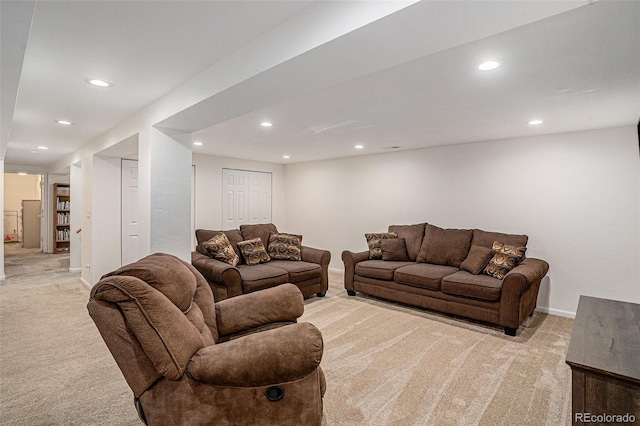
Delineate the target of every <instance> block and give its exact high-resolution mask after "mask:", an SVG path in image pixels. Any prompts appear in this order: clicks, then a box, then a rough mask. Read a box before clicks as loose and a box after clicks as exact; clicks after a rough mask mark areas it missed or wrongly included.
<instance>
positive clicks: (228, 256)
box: [202, 234, 240, 266]
mask: <svg viewBox="0 0 640 426" xmlns="http://www.w3.org/2000/svg"><path fill="white" fill-rule="evenodd" d="M202 248H204V249H205V250H206V251H207V253H208V254H209V256H211V257H213V258H214V259H217V260H220V261H222V262H226V263H228V264H229V265H231V266H236V265H237V264H238V263H239V262H240V257H238V255H237V254H236V252H235V250H234V249H233V246H231V243H230V242H229V238H227V236H226V235H225V234H218V235H215V236H213V237H212V238H211V239H209V240H207V241H205V242H204V243H202Z"/></svg>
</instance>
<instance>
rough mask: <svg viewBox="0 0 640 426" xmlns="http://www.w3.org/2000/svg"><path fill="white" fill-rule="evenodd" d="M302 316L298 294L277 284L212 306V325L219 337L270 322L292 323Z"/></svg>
mask: <svg viewBox="0 0 640 426" xmlns="http://www.w3.org/2000/svg"><path fill="white" fill-rule="evenodd" d="M303 313H304V299H303V297H302V293H301V292H300V289H299V288H298V287H296V286H295V285H293V284H281V285H279V286H277V287H272V288H268V289H265V290H260V291H256V292H253V293H248V294H243V295H240V296H238V297H232V298H230V299H225V300H222V301H220V302H217V303H216V321H217V325H218V332H219V333H220V335H221V336H228V335H231V334H235V333H239V332H242V331H247V330H251V329H252V328H256V327H260V326H262V325H266V324H270V323H274V322H295V321H296V319H297V318H299V317H300V316H301V315H302V314H303Z"/></svg>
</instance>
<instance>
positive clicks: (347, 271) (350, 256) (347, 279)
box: [342, 250, 369, 294]
mask: <svg viewBox="0 0 640 426" xmlns="http://www.w3.org/2000/svg"><path fill="white" fill-rule="evenodd" d="M368 259H369V251H368V250H367V251H361V252H357V253H354V252H352V251H349V250H345V251H343V252H342V262H343V263H344V288H345V289H346V290H347V291H354V289H353V275H354V274H355V269H356V263H358V262H363V261H365V260H368ZM354 294H355V293H354Z"/></svg>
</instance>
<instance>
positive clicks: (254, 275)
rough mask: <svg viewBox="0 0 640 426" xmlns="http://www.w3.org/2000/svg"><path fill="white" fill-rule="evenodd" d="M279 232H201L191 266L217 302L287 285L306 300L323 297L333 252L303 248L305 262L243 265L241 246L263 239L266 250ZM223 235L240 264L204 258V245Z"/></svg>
mask: <svg viewBox="0 0 640 426" xmlns="http://www.w3.org/2000/svg"><path fill="white" fill-rule="evenodd" d="M277 232H278V229H277V228H276V226H275V225H274V224H272V223H268V224H256V225H241V226H240V229H232V230H227V231H211V230H205V229H198V230H196V239H197V242H198V250H196V251H194V252H193V253H191V263H192V265H193V266H194V267H195V268H196V269H197V270H198V271H199V272H200V273H201V274H202V275H203V276H204V277H205V278H206V279H207V281H208V282H209V285H210V286H211V289H212V290H213V293H214V295H215V297H216V300H218V301H220V300H224V299H227V298H229V297H234V296H238V295H241V294H246V293H251V292H253V291H256V290H262V289H265V288H270V287H274V286H277V285H280V284H284V283H292V284H295V285H296V286H297V287H298V288H299V289H300V291H301V292H302V295H303V296H304V297H305V298H307V297H310V296H313V295H314V294H316V295H317V296H319V297H322V296H324V295H325V294H326V292H327V289H328V288H329V262H330V261H331V252H329V251H327V250H320V249H316V248H311V247H306V246H302V250H301V258H302V259H301V260H299V261H294V260H271V261H269V262H266V263H260V264H258V265H247V264H246V263H245V262H244V259H243V257H242V254H241V252H240V249H238V243H239V242H241V241H247V240H251V239H254V238H260V239H261V240H262V241H263V242H264V243H265V247H266V246H267V243H266V242H267V241H269V235H270V234H271V233H277ZM222 233H224V234H225V235H226V236H227V238H228V239H229V242H230V243H231V245H232V246H233V249H234V250H235V252H236V254H237V255H238V256H239V257H240V259H241V263H240V264H238V265H236V266H231V265H230V264H228V263H225V262H222V261H219V260H217V259H213V258H211V257H209V256H207V255H205V254H203V250H201V249H200V247H201V246H202V244H203V243H204V242H205V241H207V240H209V239H210V238H212V237H213V236H215V235H218V234H222Z"/></svg>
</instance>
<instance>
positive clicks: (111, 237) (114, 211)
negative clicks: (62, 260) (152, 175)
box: [72, 155, 121, 285]
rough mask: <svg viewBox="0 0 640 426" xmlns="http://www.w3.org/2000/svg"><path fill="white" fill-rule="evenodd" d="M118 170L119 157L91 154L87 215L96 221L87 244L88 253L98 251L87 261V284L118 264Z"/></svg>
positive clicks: (119, 253)
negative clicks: (90, 191)
mask: <svg viewBox="0 0 640 426" xmlns="http://www.w3.org/2000/svg"><path fill="white" fill-rule="evenodd" d="M120 170H121V169H120V158H112V157H100V156H97V155H96V156H94V158H93V168H92V171H93V176H92V183H93V187H92V190H93V191H92V194H93V197H92V200H91V207H90V210H91V211H90V212H88V216H90V217H89V218H88V219H89V220H90V221H91V222H92V223H94V224H96V226H94V227H93V232H92V239H91V242H90V244H91V245H92V253H99V255H98V256H94V257H93V260H92V261H90V262H88V263H89V264H90V269H91V281H90V284H91V285H93V284H95V283H96V282H98V280H99V279H100V277H101V276H102V275H104V274H106V273H107V272H111V271H113V270H115V269H118V268H119V267H120V266H121V264H120V263H121V262H120V261H121V241H120V240H121V232H120V211H121V208H120V179H121V177H120V175H121V172H120ZM72 202H73V201H72ZM83 232H84V225H83ZM85 235H86V234H85ZM84 244H85V241H84V240H83V245H84Z"/></svg>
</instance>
